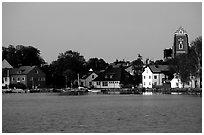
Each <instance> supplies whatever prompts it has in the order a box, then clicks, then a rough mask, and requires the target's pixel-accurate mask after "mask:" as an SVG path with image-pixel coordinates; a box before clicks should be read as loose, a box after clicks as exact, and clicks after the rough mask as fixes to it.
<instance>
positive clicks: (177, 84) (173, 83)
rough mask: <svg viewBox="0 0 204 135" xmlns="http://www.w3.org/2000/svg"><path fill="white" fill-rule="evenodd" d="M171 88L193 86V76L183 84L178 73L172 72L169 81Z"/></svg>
mask: <svg viewBox="0 0 204 135" xmlns="http://www.w3.org/2000/svg"><path fill="white" fill-rule="evenodd" d="M170 82H171V88H195V78H194V77H191V80H190V81H189V82H187V83H185V84H183V83H182V82H181V79H180V77H179V75H177V74H174V78H173V79H172V80H171V81H170Z"/></svg>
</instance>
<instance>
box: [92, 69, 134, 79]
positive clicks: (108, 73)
mask: <svg viewBox="0 0 204 135" xmlns="http://www.w3.org/2000/svg"><path fill="white" fill-rule="evenodd" d="M130 76H131V75H130V74H129V73H128V72H127V71H125V70H124V69H123V68H109V69H106V70H105V71H104V72H102V73H100V74H99V76H98V77H97V78H95V79H94V80H93V81H122V80H124V79H125V78H129V77H130Z"/></svg>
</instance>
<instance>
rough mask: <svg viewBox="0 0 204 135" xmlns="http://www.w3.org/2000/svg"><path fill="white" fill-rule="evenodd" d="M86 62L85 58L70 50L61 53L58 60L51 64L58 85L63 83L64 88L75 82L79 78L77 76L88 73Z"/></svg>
mask: <svg viewBox="0 0 204 135" xmlns="http://www.w3.org/2000/svg"><path fill="white" fill-rule="evenodd" d="M85 62H86V61H85V59H84V57H83V56H82V55H80V53H78V52H75V51H72V50H69V51H66V52H65V53H60V54H59V56H58V59H57V60H56V61H53V62H52V63H51V66H52V67H53V68H54V70H53V71H52V72H53V78H54V80H55V83H56V85H57V84H60V85H62V83H63V86H66V85H67V84H70V83H71V82H73V80H74V79H76V78H77V74H83V73H84V72H85V71H86V69H85V65H86V63H85ZM57 78H61V82H58V79H57ZM62 78H63V79H62ZM69 82H70V83H69Z"/></svg>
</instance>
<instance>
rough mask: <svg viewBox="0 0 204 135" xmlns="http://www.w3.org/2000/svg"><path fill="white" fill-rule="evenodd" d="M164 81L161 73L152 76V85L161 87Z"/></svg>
mask: <svg viewBox="0 0 204 135" xmlns="http://www.w3.org/2000/svg"><path fill="white" fill-rule="evenodd" d="M164 79H165V75H164V74H163V73H154V74H153V75H152V85H153V86H161V85H163V81H164Z"/></svg>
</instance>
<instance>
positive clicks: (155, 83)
mask: <svg viewBox="0 0 204 135" xmlns="http://www.w3.org/2000/svg"><path fill="white" fill-rule="evenodd" d="M151 84H152V83H151V82H149V85H151ZM145 85H146V83H145V82H144V86H145ZM154 85H157V82H154Z"/></svg>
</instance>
